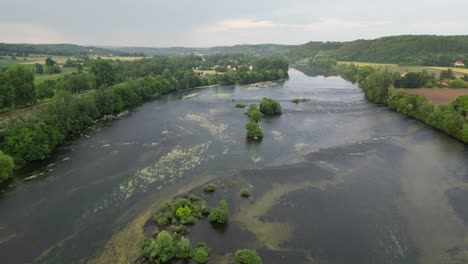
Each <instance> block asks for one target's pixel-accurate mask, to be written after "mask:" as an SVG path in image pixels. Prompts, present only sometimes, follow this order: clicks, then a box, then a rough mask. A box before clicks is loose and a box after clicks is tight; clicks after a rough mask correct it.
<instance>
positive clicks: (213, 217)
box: [208, 200, 229, 224]
mask: <svg viewBox="0 0 468 264" xmlns="http://www.w3.org/2000/svg"><path fill="white" fill-rule="evenodd" d="M228 217H229V209H228V204H227V202H226V201H225V200H221V201H220V202H219V205H218V207H216V208H214V209H213V210H212V211H211V213H210V214H209V215H208V219H209V220H210V221H211V222H213V223H217V224H224V223H226V222H227V221H228Z"/></svg>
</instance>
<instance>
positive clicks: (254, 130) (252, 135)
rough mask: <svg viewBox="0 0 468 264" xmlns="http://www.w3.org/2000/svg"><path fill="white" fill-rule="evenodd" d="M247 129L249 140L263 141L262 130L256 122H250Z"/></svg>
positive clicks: (246, 126)
mask: <svg viewBox="0 0 468 264" xmlns="http://www.w3.org/2000/svg"><path fill="white" fill-rule="evenodd" d="M245 128H246V129H247V138H248V139H251V140H261V139H262V138H263V131H262V128H261V127H260V126H259V125H258V124H257V123H255V122H249V123H247V124H246V125H245Z"/></svg>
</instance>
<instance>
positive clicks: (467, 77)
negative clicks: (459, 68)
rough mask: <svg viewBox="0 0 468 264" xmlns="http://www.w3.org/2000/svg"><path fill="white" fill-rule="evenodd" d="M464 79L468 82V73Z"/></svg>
mask: <svg viewBox="0 0 468 264" xmlns="http://www.w3.org/2000/svg"><path fill="white" fill-rule="evenodd" d="M463 80H464V81H465V82H468V74H465V75H463Z"/></svg>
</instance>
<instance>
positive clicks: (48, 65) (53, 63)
mask: <svg viewBox="0 0 468 264" xmlns="http://www.w3.org/2000/svg"><path fill="white" fill-rule="evenodd" d="M45 64H46V66H47V67H52V66H54V65H55V64H57V62H56V61H54V60H53V59H52V58H51V57H47V58H46V60H45Z"/></svg>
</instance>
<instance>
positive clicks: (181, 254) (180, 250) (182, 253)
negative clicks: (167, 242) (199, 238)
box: [176, 237, 192, 258]
mask: <svg viewBox="0 0 468 264" xmlns="http://www.w3.org/2000/svg"><path fill="white" fill-rule="evenodd" d="M176 249H177V253H176V257H177V258H190V257H192V245H191V244H190V240H188V239H187V238H185V237H181V238H180V240H179V241H178V242H177V243H176Z"/></svg>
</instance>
